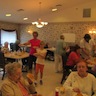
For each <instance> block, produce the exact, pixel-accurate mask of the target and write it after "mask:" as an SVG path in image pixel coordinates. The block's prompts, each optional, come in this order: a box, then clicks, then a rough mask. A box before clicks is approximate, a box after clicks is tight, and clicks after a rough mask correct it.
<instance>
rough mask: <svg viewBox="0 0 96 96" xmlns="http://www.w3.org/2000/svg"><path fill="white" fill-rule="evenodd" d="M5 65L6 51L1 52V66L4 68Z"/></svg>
mask: <svg viewBox="0 0 96 96" xmlns="http://www.w3.org/2000/svg"><path fill="white" fill-rule="evenodd" d="M4 67H5V57H4V53H3V52H0V68H4Z"/></svg>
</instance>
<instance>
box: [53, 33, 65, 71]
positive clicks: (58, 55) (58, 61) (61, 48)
mask: <svg viewBox="0 0 96 96" xmlns="http://www.w3.org/2000/svg"><path fill="white" fill-rule="evenodd" d="M65 49H66V43H65V41H64V35H60V39H59V40H57V42H56V51H55V71H56V73H58V72H60V71H62V55H63V54H65Z"/></svg>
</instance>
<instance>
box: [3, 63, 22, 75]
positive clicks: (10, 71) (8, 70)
mask: <svg viewBox="0 0 96 96" xmlns="http://www.w3.org/2000/svg"><path fill="white" fill-rule="evenodd" d="M18 68H22V66H21V64H19V63H18V62H13V63H9V64H7V65H6V66H5V71H6V73H7V74H8V75H9V74H15V72H16V70H17V69H18Z"/></svg>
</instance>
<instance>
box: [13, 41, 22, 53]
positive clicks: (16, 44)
mask: <svg viewBox="0 0 96 96" xmlns="http://www.w3.org/2000/svg"><path fill="white" fill-rule="evenodd" d="M19 44H20V41H19V40H16V42H15V43H14V51H20V50H21V48H20V46H19Z"/></svg>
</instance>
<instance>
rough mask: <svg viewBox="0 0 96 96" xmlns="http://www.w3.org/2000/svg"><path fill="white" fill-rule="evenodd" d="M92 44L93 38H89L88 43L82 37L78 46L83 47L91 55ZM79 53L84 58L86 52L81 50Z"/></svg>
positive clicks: (93, 42) (93, 43)
mask: <svg viewBox="0 0 96 96" xmlns="http://www.w3.org/2000/svg"><path fill="white" fill-rule="evenodd" d="M94 45H95V41H94V40H93V39H91V40H89V43H88V42H86V41H85V39H84V38H83V39H82V40H81V41H80V47H81V48H84V49H85V50H86V51H87V53H89V54H90V55H92V50H93V46H94ZM81 54H82V56H83V57H85V58H86V54H84V52H82V53H81Z"/></svg>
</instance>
